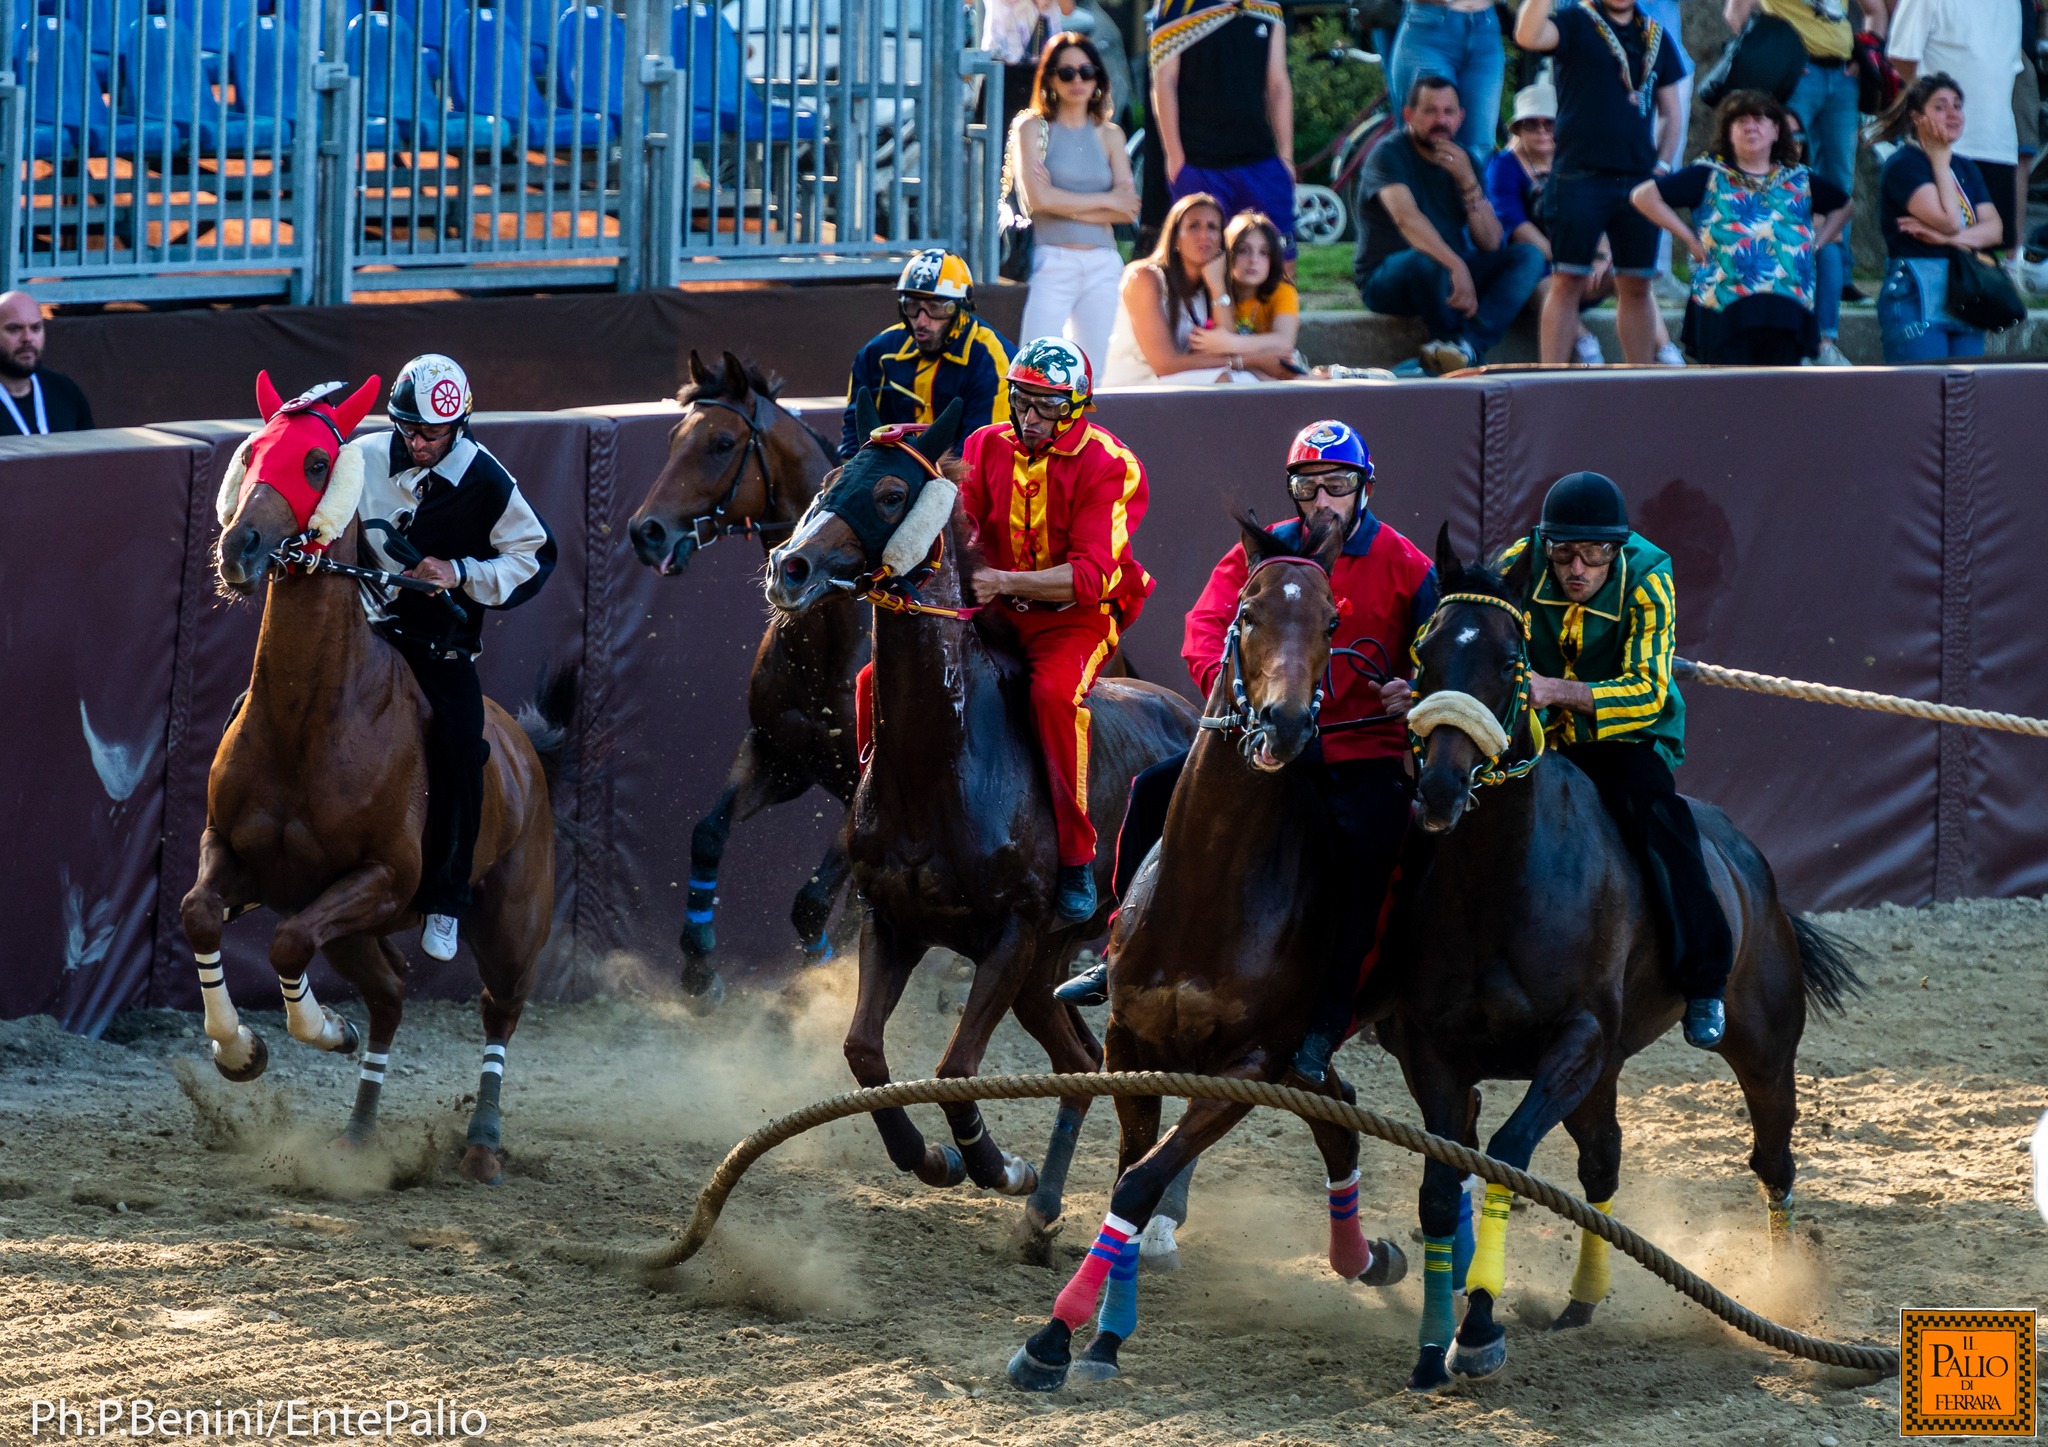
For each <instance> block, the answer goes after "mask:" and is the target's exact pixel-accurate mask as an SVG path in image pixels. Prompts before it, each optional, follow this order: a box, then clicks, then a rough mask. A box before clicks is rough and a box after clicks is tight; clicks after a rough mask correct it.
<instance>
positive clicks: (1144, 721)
mask: <svg viewBox="0 0 2048 1447" xmlns="http://www.w3.org/2000/svg"><path fill="white" fill-rule="evenodd" d="M856 405H857V406H858V408H859V413H858V415H859V417H860V420H861V432H862V434H863V435H865V436H869V437H870V438H871V440H870V441H869V443H868V444H867V445H866V446H864V447H863V448H862V449H861V450H860V452H858V453H856V454H855V455H854V457H853V459H852V460H851V461H849V462H848V463H847V464H846V466H845V467H844V468H843V469H841V471H840V472H839V474H838V475H837V477H836V478H835V479H834V480H833V481H832V482H831V484H830V485H829V486H828V487H827V488H826V490H825V492H824V493H823V494H821V495H820V497H819V499H818V502H817V504H816V505H815V506H814V507H813V508H812V510H811V511H810V512H809V513H808V514H807V515H806V516H805V518H804V520H803V522H802V523H801V524H799V526H798V528H797V530H796V533H795V535H794V536H793V537H791V538H790V540H789V541H788V542H787V543H785V544H783V545H782V546H781V547H778V548H777V549H775V551H774V552H773V553H772V554H770V557H769V576H768V600H769V602H771V603H773V604H774V605H775V606H776V607H777V608H780V609H782V610H783V611H785V612H789V613H802V612H804V611H806V610H809V609H812V608H817V607H821V606H822V607H834V606H838V605H837V604H836V603H834V602H833V601H832V600H834V599H837V598H843V597H845V596H846V595H848V594H849V593H862V592H867V593H871V594H873V595H874V596H875V597H876V599H877V604H876V608H875V611H874V661H875V666H874V743H873V754H872V757H871V759H870V761H869V764H868V767H867V770H866V771H865V773H864V774H863V775H862V776H861V782H860V787H859V789H858V790H857V792H856V793H855V795H854V801H853V810H852V814H851V816H850V819H849V827H848V852H849V855H850V857H851V859H852V861H853V877H854V884H855V886H856V887H857V888H858V889H859V890H860V893H861V897H862V899H863V900H865V901H866V903H867V918H866V920H865V921H864V922H863V925H862V931H861V943H860V992H859V998H858V999H857V1001H856V1002H855V1004H854V1011H853V1022H852V1025H851V1026H850V1028H849V1029H848V1031H847V1036H846V1059H847V1063H848V1064H849V1065H850V1066H851V1067H852V1069H853V1073H854V1076H855V1078H856V1079H857V1080H859V1082H860V1083H861V1084H862V1085H863V1086H876V1085H882V1084H885V1083H886V1082H887V1081H888V1079H889V1062H888V1058H887V1055H886V1054H885V1052H884V1049H883V1034H884V1030H885V1027H886V1026H887V1024H888V1021H889V1016H890V1014H891V1013H892V1012H893V1011H894V1010H895V1008H896V1004H897V1001H899V1000H900V999H901V998H902V996H903V989H904V986H905V985H906V984H907V983H908V982H909V979H910V972H911V971H912V970H913V969H915V968H916V967H917V964H918V961H919V960H921V959H923V958H924V955H925V952H926V951H927V950H929V949H931V948H932V947H933V946H935V945H936V946H941V947H944V948H946V949H950V950H952V951H954V952H955V953H957V954H961V955H964V956H966V957H967V958H968V959H969V960H972V961H973V962H974V981H973V985H972V987H971V989H970V990H969V993H968V998H967V1004H966V1008H965V1010H964V1011H963V1012H962V1014H961V1016H960V1021H959V1023H958V1025H957V1026H956V1027H955V1028H954V1031H953V1038H952V1040H951V1041H950V1042H949V1043H948V1045H947V1047H946V1052H945V1055H944V1056H943V1058H942V1059H941V1060H940V1061H939V1065H938V1070H937V1074H939V1075H941V1076H970V1075H973V1074H975V1073H976V1072H977V1071H978V1070H979V1069H980V1066H981V1060H982V1055H983V1053H984V1052H985V1051H986V1050H987V1048H988V1042H989V1037H990V1036H991V1035H992V1034H993V1033H994V1032H995V1028H996V1026H997V1024H998V1023H1000V1022H1001V1020H1002V1018H1003V1015H1004V1014H1005V1013H1006V1012H1009V1011H1013V1010H1014V1011H1015V1013H1016V1016H1017V1021H1018V1023H1019V1024H1021V1025H1022V1026H1023V1027H1024V1028H1025V1030H1026V1031H1028V1032H1029V1033H1030V1034H1031V1035H1032V1037H1033V1038H1034V1039H1036V1040H1037V1041H1038V1043H1039V1044H1040V1045H1042V1046H1044V1047H1045V1052H1046V1054H1047V1056H1048V1057H1049V1058H1050V1059H1051V1061H1052V1066H1053V1069H1055V1070H1060V1071H1086V1070H1093V1069H1095V1068H1096V1066H1097V1064H1098V1063H1099V1062H1100V1060H1101V1054H1100V1051H1099V1050H1098V1049H1097V1047H1096V1045H1095V1040H1094V1037H1093V1035H1092V1034H1091V1033H1090V1032H1089V1029H1088V1027H1087V1025H1086V1023H1085V1022H1084V1021H1083V1020H1082V1019H1081V1016H1080V1012H1079V1011H1078V1010H1076V1009H1075V1008H1074V1007H1073V1006H1071V1005H1065V1004H1062V1003H1060V1002H1059V1001H1057V1000H1054V999H1053V998H1052V989H1053V986H1055V985H1057V984H1058V983H1059V982H1060V981H1061V980H1063V979H1065V978H1066V975H1067V966H1068V965H1069V963H1070V962H1071V961H1072V959H1073V957H1074V955H1075V953H1076V952H1077V951H1078V950H1079V949H1080V947H1081V944H1082V942H1083V941H1085V940H1087V939H1089V938H1090V937H1092V936H1093V935H1094V934H1096V933H1097V932H1098V931H1099V930H1100V929H1101V927H1102V916H1104V915H1106V914H1107V912H1108V910H1107V905H1106V903H1105V906H1104V908H1103V909H1102V910H1101V911H1099V912H1098V915H1097V917H1096V918H1095V919H1094V920H1092V921H1089V922H1085V923H1083V924H1080V925H1078V926H1069V925H1068V924H1066V923H1065V922H1064V921H1062V920H1060V919H1059V918H1058V917H1057V916H1056V915H1055V913H1054V909H1053V881H1054V877H1055V874H1056V872H1057V868H1058V863H1059V849H1058V843H1057V840H1056V838H1055V835H1054V829H1053V816H1052V799H1051V796H1050V794H1049V792H1048V785H1047V783H1046V776H1045V764H1044V759H1043V757H1042V755H1041V754H1040V752H1039V746H1038V743H1037V740H1036V737H1035V735H1034V732H1033V729H1032V725H1031V718H1030V712H1029V710H1030V698H1029V688H1028V680H1027V678H1026V677H1025V675H1024V673H1023V671H1022V669H1021V668H1020V667H1019V666H1018V660H1017V659H1016V658H1015V656H1014V655H1010V654H1007V653H1004V652H1000V651H999V650H998V648H997V647H995V646H992V645H991V644H990V643H989V642H988V641H986V640H985V639H984V637H983V635H982V624H983V623H984V622H985V621H987V620H985V619H980V618H973V617H971V615H972V614H973V613H974V612H976V611H977V610H975V609H973V608H972V607H970V606H969V605H968V604H967V603H966V601H965V600H966V598H967V592H968V590H967V575H968V574H970V573H971V571H972V570H973V568H974V567H975V566H976V562H975V558H974V554H973V552H972V550H971V546H970V539H971V536H972V526H971V524H970V523H969V522H968V521H967V520H966V519H965V517H964V516H959V515H956V514H955V512H954V504H953V499H954V491H955V484H954V481H953V480H952V479H951V478H950V477H948V476H946V471H945V468H944V467H942V466H941V461H940V460H941V458H943V457H945V455H946V454H947V453H948V451H949V450H950V449H951V448H952V447H953V445H954V443H955V442H956V441H957V440H958V438H959V432H960V414H961V410H962V408H961V404H960V403H959V402H957V401H956V402H954V403H953V404H951V405H950V406H948V407H947V409H946V411H945V412H944V413H942V414H941V415H940V417H939V420H938V421H937V422H935V423H933V424H932V425H931V427H930V428H929V429H926V430H923V431H921V432H919V431H916V430H914V429H889V430H888V431H887V432H884V433H882V434H881V435H880V436H876V435H875V434H876V429H877V427H878V423H877V421H876V418H875V410H874V405H873V402H872V400H871V399H870V398H868V397H867V396H866V395H865V394H862V395H861V396H860V397H859V398H858V399H857V402H856ZM913 535H914V536H913ZM1089 708H1090V710H1091V712H1092V714H1093V723H1092V726H1091V730H1090V739H1089V743H1090V766H1089V785H1088V795H1089V797H1088V812H1089V815H1090V817H1091V818H1092V819H1093V820H1094V821H1095V823H1096V827H1097V830H1098V832H1099V835H1100V837H1101V839H1102V840H1103V841H1104V848H1103V851H1102V853H1101V855H1100V856H1099V857H1098V858H1097V860H1096V872H1097V875H1098V879H1099V882H1100V884H1101V885H1104V886H1106V885H1107V882H1108V874H1109V869H1110V865H1111V862H1112V861H1111V850H1112V848H1113V844H1112V841H1114V840H1115V838H1116V832H1117V830H1116V826H1117V823H1118V821H1119V820H1120V819H1121V818H1122V817H1123V807H1124V801H1125V797H1126V794H1127V791H1128V790H1129V787H1130V781H1131V779H1132V777H1133V776H1134V775H1136V774H1137V773H1138V772H1139V770H1141V769H1144V768H1146V767H1148V766H1150V765H1152V764H1155V763H1157V762H1159V761H1160V760H1161V759H1163V758H1167V757H1169V756H1171V755H1173V754H1176V753H1179V752H1180V751H1181V750H1182V749H1184V748H1186V747H1187V743H1188V740H1189V738H1190V737H1191V736H1192V735H1193V733H1194V726H1195V713H1194V710H1193V709H1192V708H1190V707H1189V706H1188V703H1187V701H1186V700H1185V699H1183V698H1181V697H1180V696H1179V695H1178V694H1175V693H1171V692H1169V691H1167V690H1166V689H1163V688H1159V687H1157V686H1155V685H1152V684H1148V683H1140V682H1132V681H1126V680H1122V679H1103V680H1099V681H1098V682H1097V683H1096V685H1095V688H1094V691H1093V692H1092V693H1091V694H1090V695H1089ZM1102 897H1103V899H1104V900H1105V901H1106V900H1107V898H1108V894H1107V890H1106V888H1104V889H1103V891H1102ZM944 1109H945V1113H946V1117H947V1122H948V1124H949V1125H950V1126H951V1128H952V1135H953V1142H954V1143H953V1144H948V1145H928V1144H927V1143H926V1141H925V1139H924V1137H923V1135H922V1134H920V1133H919V1131H918V1129H917V1127H916V1126H915V1125H913V1124H912V1123H911V1120H910V1117H909V1115H908V1114H907V1113H906V1112H904V1111H902V1110H883V1111H877V1112H875V1124H876V1126H877V1128H878V1129H879V1130H880V1131H881V1135H882V1141H883V1144H884V1145H885V1146H886V1147H887V1148H888V1151H889V1158H890V1160H892V1161H893V1162H895V1164H896V1166H897V1168H898V1169H899V1170H903V1171H910V1172H913V1173H915V1174H916V1176H917V1178H918V1179H919V1180H921V1181H924V1182H926V1183H927V1184H929V1185H934V1186H952V1185H957V1184H959V1183H960V1181H961V1180H962V1179H964V1178H971V1179H972V1180H973V1181H974V1183H975V1184H976V1185H978V1186H982V1187H984V1188H986V1189H992V1190H997V1191H1001V1192H1002V1193H1004V1194H1005V1195H1025V1194H1027V1193H1034V1191H1035V1193H1034V1194H1032V1195H1031V1200H1030V1202H1029V1203H1028V1205H1027V1208H1026V1212H1027V1218H1028V1219H1029V1220H1030V1221H1031V1222H1032V1223H1033V1224H1034V1225H1037V1226H1040V1227H1043V1226H1045V1225H1047V1224H1049V1223H1050V1222H1051V1221H1052V1220H1054V1219H1055V1218H1056V1217H1057V1216H1058V1215H1059V1211H1060V1200H1061V1194H1062V1191H1063V1189H1064V1184H1065V1179H1066V1173H1067V1166H1068V1163H1069V1161H1070V1160H1071V1159H1072V1155H1073V1147H1074V1140H1075V1138H1076V1136H1077V1135H1078V1133H1079V1130H1080V1123H1081V1117H1082V1115H1083V1114H1084V1113H1085V1111H1086V1109H1087V1101H1086V1100H1085V1099H1077V1100H1065V1101H1062V1102H1061V1105H1060V1112H1059V1117H1058V1123H1057V1124H1056V1125H1055V1126H1054V1129H1053V1138H1052V1144H1051V1145H1050V1147H1049V1148H1048V1150H1047V1153H1046V1158H1045V1167H1044V1170H1043V1171H1042V1172H1041V1171H1035V1170H1034V1169H1033V1168H1032V1166H1031V1165H1030V1164H1029V1163H1027V1162H1025V1161H1023V1160H1020V1159H1019V1158H1017V1157H1016V1156H1013V1155H1010V1154H1008V1153H1006V1152H1004V1151H1002V1150H1001V1149H999V1148H998V1147H997V1145H996V1143H995V1141H994V1139H993V1138H992V1137H991V1136H990V1134H989V1132H988V1130H987V1128H986V1126H985V1125H984V1123H983V1121H982V1117H981V1112H980V1110H979V1109H977V1108H976V1107H975V1106H974V1105H973V1104H972V1103H971V1102H969V1103H965V1104H958V1105H948V1106H946V1107H945V1108H944Z"/></svg>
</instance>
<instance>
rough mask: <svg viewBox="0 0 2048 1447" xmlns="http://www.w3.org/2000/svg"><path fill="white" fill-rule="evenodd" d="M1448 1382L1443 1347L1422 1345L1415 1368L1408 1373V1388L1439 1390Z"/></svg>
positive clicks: (1411, 1389) (1446, 1385)
mask: <svg viewBox="0 0 2048 1447" xmlns="http://www.w3.org/2000/svg"><path fill="white" fill-rule="evenodd" d="M1450 1384H1451V1374H1450V1373H1449V1372H1447V1371H1445V1370H1444V1349H1443V1348H1442V1347H1436V1346H1430V1347H1424V1348H1423V1349H1422V1355H1421V1356H1420V1357H1419V1358H1417V1359H1416V1362H1415V1370H1414V1371H1412V1372H1410V1373H1409V1374H1408V1390H1409V1391H1411V1392H1440V1391H1442V1390H1443V1389H1444V1388H1445V1387H1448V1386H1449V1385H1450Z"/></svg>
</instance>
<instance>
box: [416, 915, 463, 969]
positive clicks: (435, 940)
mask: <svg viewBox="0 0 2048 1447" xmlns="http://www.w3.org/2000/svg"><path fill="white" fill-rule="evenodd" d="M455 932H456V923H455V916H454V915H452V914H430V915H428V916H427V927H426V928H425V929H423V930H421V931H420V948H421V949H423V950H425V951H426V952H427V953H428V954H430V955H432V956H433V957H434V958H435V959H437V960H452V959H454V958H455V943H456V941H455Z"/></svg>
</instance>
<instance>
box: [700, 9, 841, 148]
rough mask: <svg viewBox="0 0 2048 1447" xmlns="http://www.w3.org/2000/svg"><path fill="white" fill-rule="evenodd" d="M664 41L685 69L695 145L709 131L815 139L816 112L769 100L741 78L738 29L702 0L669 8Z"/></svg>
mask: <svg viewBox="0 0 2048 1447" xmlns="http://www.w3.org/2000/svg"><path fill="white" fill-rule="evenodd" d="M693 38H694V40H695V42H696V49H695V52H694V54H693V53H692V50H691V41H692V39H693ZM669 44H670V46H671V47H672V48H673V51H674V55H675V62H676V68H677V69H678V70H682V71H687V72H688V74H687V75H686V83H687V84H688V85H689V87H690V134H691V139H692V140H694V141H695V142H697V143H698V144H699V145H702V144H703V143H705V142H706V141H709V140H710V139H711V136H712V133H713V131H714V130H715V131H717V132H718V133H720V134H722V135H726V136H732V137H738V136H741V135H742V134H743V135H744V136H745V138H746V139H747V140H748V141H762V140H767V141H787V140H790V139H792V138H795V139H798V140H814V139H816V137H817V135H818V116H817V114H816V112H814V111H809V110H802V109H797V108H795V107H792V106H791V105H790V103H789V102H788V101H786V100H777V101H773V102H771V101H769V100H768V98H767V93H766V89H765V88H764V87H763V86H761V85H760V84H758V83H757V82H753V81H749V80H748V79H747V72H746V63H745V51H744V47H742V45H741V44H740V37H739V32H738V31H737V30H735V29H733V26H732V23H731V22H730V21H728V20H727V19H725V18H724V17H723V16H722V15H720V14H719V13H718V12H717V11H716V10H714V9H713V8H712V7H711V6H710V5H709V4H707V3H705V0H696V3H694V4H692V3H689V0H685V3H683V4H680V5H677V6H675V7H674V9H672V10H671V11H670V12H669ZM742 123H744V125H743V124H742Z"/></svg>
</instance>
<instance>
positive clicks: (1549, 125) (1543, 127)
mask: <svg viewBox="0 0 2048 1447" xmlns="http://www.w3.org/2000/svg"><path fill="white" fill-rule="evenodd" d="M1514 129H1516V130H1518V131H1520V130H1531V131H1554V130H1556V129H1557V122H1556V121H1550V120H1545V119H1543V118H1542V117H1541V116H1536V117H1533V118H1532V119H1530V120H1526V121H1516V122H1515V124H1514Z"/></svg>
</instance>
